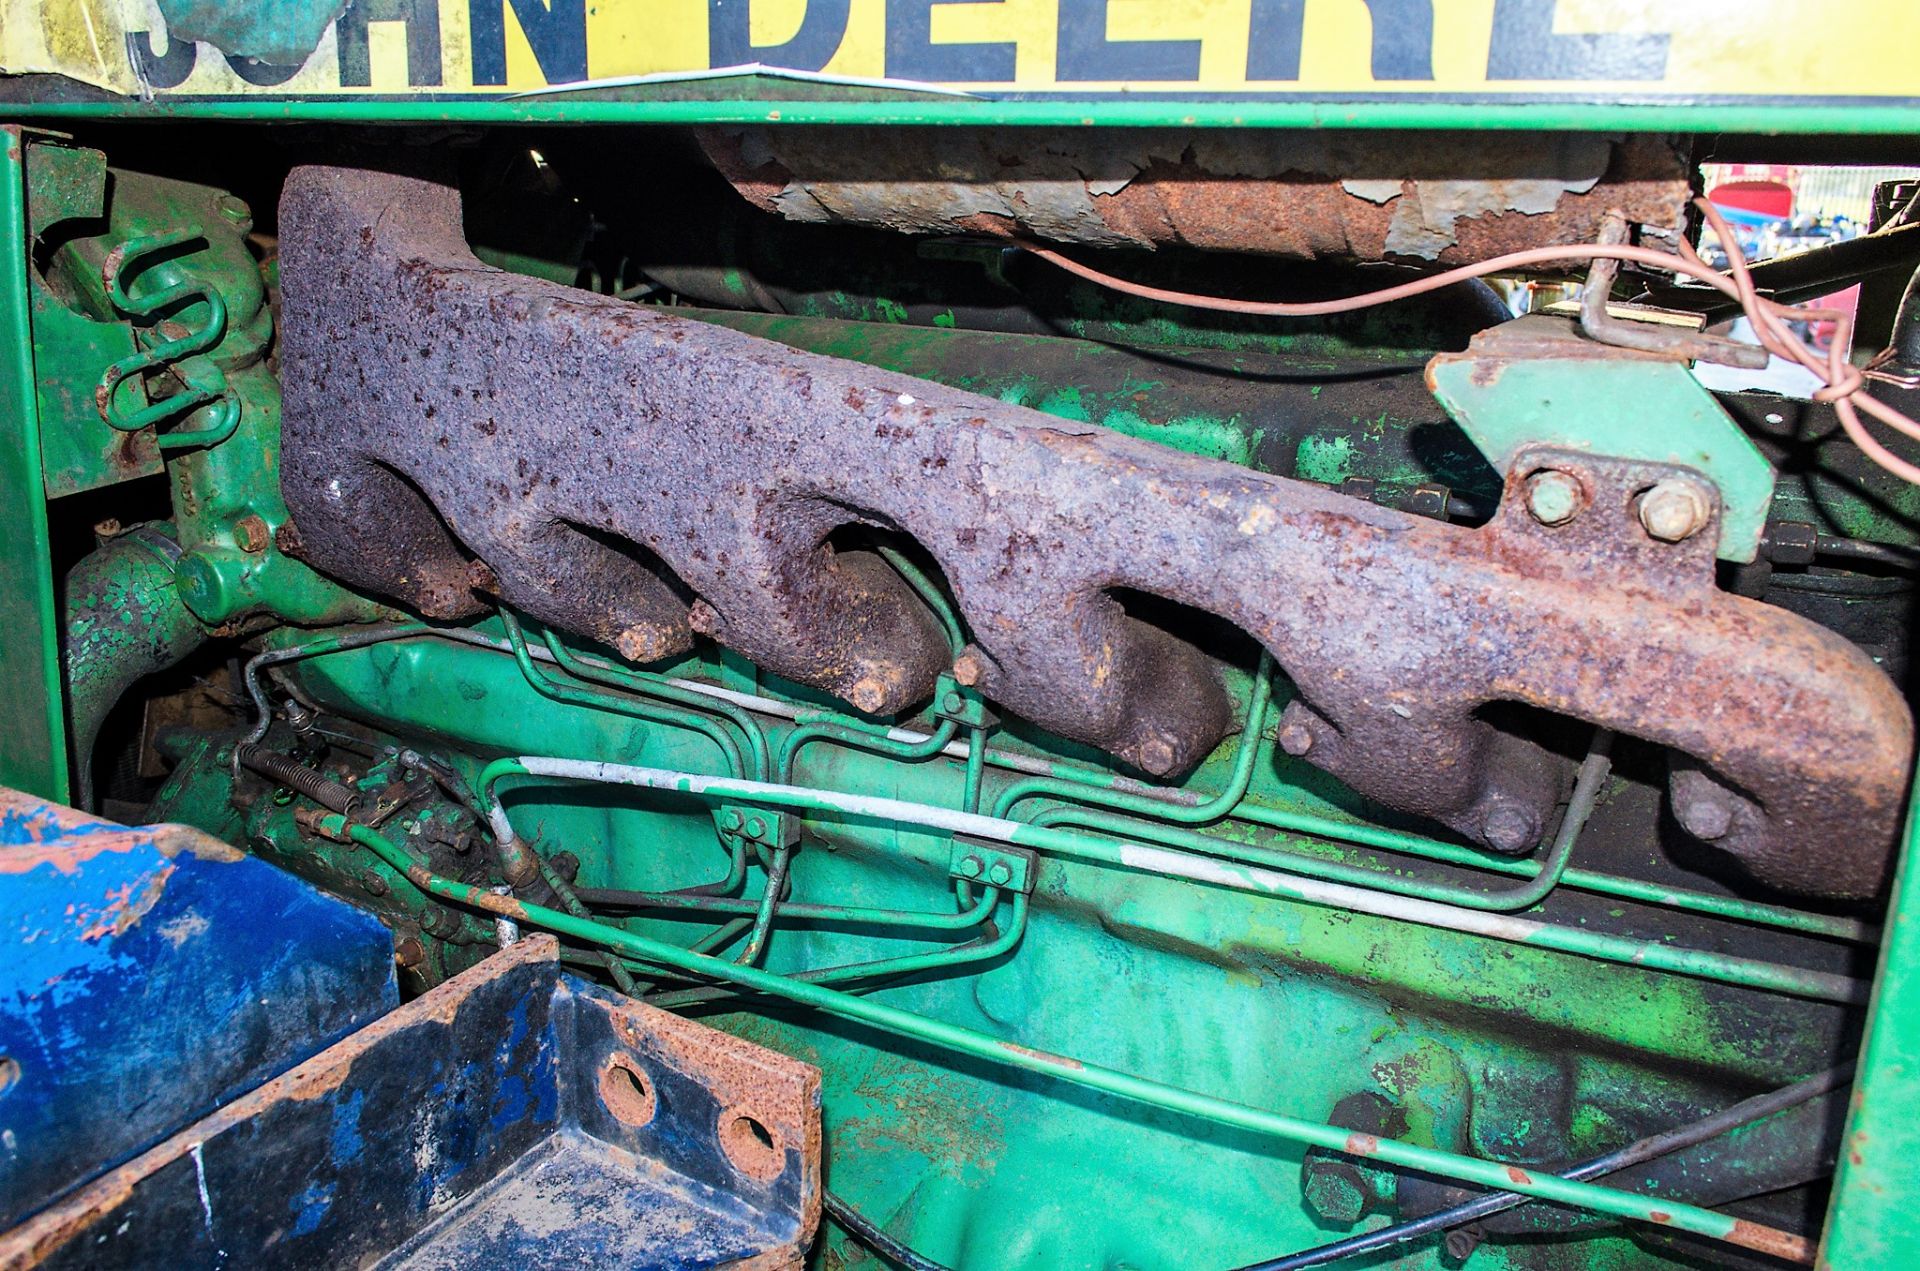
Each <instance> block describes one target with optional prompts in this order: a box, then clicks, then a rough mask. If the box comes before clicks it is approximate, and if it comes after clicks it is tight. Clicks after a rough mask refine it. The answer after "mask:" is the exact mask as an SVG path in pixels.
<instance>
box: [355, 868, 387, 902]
mask: <svg viewBox="0 0 1920 1271" xmlns="http://www.w3.org/2000/svg"><path fill="white" fill-rule="evenodd" d="M360 890H361V891H364V892H366V893H367V895H369V896H384V895H386V894H387V880H386V879H384V878H382V877H381V876H380V875H379V874H378V873H377V872H376V871H374V870H370V869H369V870H362V871H361V873H360Z"/></svg>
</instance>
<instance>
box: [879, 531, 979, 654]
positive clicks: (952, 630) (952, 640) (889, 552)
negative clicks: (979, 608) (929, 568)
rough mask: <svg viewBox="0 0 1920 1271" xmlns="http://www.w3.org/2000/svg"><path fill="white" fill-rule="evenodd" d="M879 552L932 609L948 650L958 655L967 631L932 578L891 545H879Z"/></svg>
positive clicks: (921, 600)
mask: <svg viewBox="0 0 1920 1271" xmlns="http://www.w3.org/2000/svg"><path fill="white" fill-rule="evenodd" d="M879 552H880V558H881V559H882V560H884V561H886V562H887V564H889V565H891V566H893V568H894V572H896V573H898V574H899V575H900V577H902V578H904V579H906V580H907V586H909V587H911V588H913V593H914V595H916V596H918V597H920V603H922V604H924V605H925V606H926V607H927V608H929V609H931V610H933V616H934V617H935V618H937V619H939V621H940V629H941V630H942V631H944V632H946V635H947V648H948V651H949V652H951V653H952V654H953V655H954V656H956V657H957V656H959V653H960V650H961V649H963V648H965V647H966V643H967V633H966V632H965V631H964V630H963V629H962V628H961V626H960V619H959V618H958V617H957V616H955V614H954V612H953V606H952V605H950V604H948V603H947V598H946V597H945V596H944V595H942V594H941V592H940V589H939V588H938V587H936V586H934V585H933V580H932V579H931V578H928V577H927V576H926V575H925V574H924V573H922V572H921V571H920V567H919V566H918V565H915V564H914V563H913V562H912V561H910V560H908V559H907V558H906V557H905V556H904V555H902V554H901V553H900V552H897V551H895V550H894V549H893V548H891V547H881V548H880V549H879Z"/></svg>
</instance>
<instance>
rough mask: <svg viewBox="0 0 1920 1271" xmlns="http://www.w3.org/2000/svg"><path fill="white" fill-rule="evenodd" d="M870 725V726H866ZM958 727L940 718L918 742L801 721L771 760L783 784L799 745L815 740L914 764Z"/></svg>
mask: <svg viewBox="0 0 1920 1271" xmlns="http://www.w3.org/2000/svg"><path fill="white" fill-rule="evenodd" d="M869 727H870V728H871V727H872V726H871V725H870V726H869ZM959 731H960V726H959V725H958V724H956V723H954V722H953V721H952V720H950V719H943V720H941V721H940V725H939V727H937V728H935V729H934V730H933V732H932V733H930V734H928V735H927V737H926V738H925V739H924V740H921V741H917V742H905V741H892V740H889V739H888V738H887V737H886V736H884V735H875V734H874V733H872V732H868V731H864V730H862V731H854V730H851V729H848V728H845V727H843V726H842V725H840V724H837V723H836V724H824V723H823V724H802V725H801V726H800V727H798V728H796V729H794V730H793V731H792V732H790V733H788V734H787V736H786V740H784V741H782V742H781V743H780V756H779V758H778V759H776V760H775V761H774V770H775V771H776V772H778V773H779V774H780V780H781V783H782V784H786V783H788V782H790V781H791V780H792V778H793V764H794V760H795V759H796V758H797V757H798V756H799V754H800V750H801V748H802V747H804V746H806V745H807V744H808V743H810V742H815V741H835V742H839V743H840V744H841V745H843V746H852V747H855V748H856V749H859V750H870V751H872V752H873V753H874V754H877V755H885V756H886V757H887V758H889V759H898V760H901V761H903V762H906V763H916V762H918V761H920V760H923V759H931V758H933V756H935V755H937V754H939V753H940V752H941V751H942V750H945V749H946V748H947V743H948V742H950V741H952V740H953V738H954V735H955V734H956V733H958V732H959Z"/></svg>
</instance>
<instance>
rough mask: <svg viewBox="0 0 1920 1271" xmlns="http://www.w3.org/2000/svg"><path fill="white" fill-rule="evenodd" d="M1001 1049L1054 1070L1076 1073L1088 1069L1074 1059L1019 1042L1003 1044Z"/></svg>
mask: <svg viewBox="0 0 1920 1271" xmlns="http://www.w3.org/2000/svg"><path fill="white" fill-rule="evenodd" d="M1000 1049H1002V1050H1004V1051H1007V1052H1008V1053H1010V1054H1015V1055H1024V1056H1026V1057H1027V1058H1028V1059H1037V1060H1039V1061H1040V1062H1041V1063H1043V1064H1046V1065H1047V1066H1049V1067H1052V1068H1068V1069H1071V1070H1073V1071H1075V1072H1078V1071H1079V1070H1081V1069H1082V1068H1085V1067H1086V1065H1085V1064H1083V1063H1081V1062H1080V1061H1079V1060H1078V1059H1073V1058H1070V1057H1068V1056H1066V1055H1055V1054H1052V1053H1051V1052H1049V1051H1044V1050H1034V1049H1032V1048H1031V1047H1028V1046H1022V1045H1021V1044H1020V1043H1018V1042H1001V1043H1000Z"/></svg>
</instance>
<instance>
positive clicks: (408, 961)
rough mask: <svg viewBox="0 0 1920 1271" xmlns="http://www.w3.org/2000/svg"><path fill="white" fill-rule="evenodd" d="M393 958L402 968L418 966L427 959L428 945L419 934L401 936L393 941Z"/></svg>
mask: <svg viewBox="0 0 1920 1271" xmlns="http://www.w3.org/2000/svg"><path fill="white" fill-rule="evenodd" d="M393 960H394V961H395V962H396V963H398V964H399V966H400V968H401V969H402V970H407V969H409V968H412V967H417V966H419V965H420V964H421V963H422V962H425V961H426V960H427V946H426V945H425V944H423V943H421V941H420V937H419V936H401V937H399V938H398V939H396V940H395V941H394V942H393Z"/></svg>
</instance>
